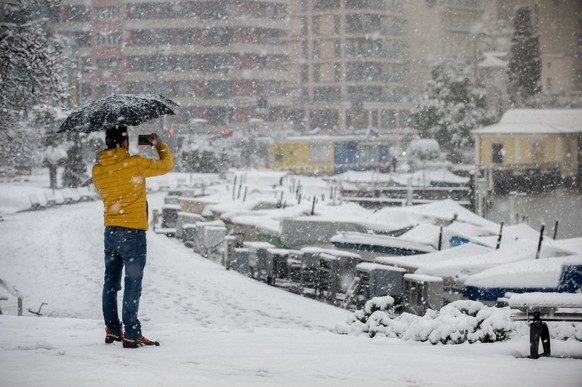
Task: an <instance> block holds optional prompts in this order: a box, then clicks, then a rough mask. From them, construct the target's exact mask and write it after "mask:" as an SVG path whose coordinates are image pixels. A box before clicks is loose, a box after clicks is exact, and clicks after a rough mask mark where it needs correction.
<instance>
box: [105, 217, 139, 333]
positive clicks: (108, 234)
mask: <svg viewBox="0 0 582 387" xmlns="http://www.w3.org/2000/svg"><path fill="white" fill-rule="evenodd" d="M104 240H105V281H104V283H103V318H104V319H105V325H106V326H107V328H109V330H110V331H113V332H121V331H122V325H121V322H120V321H119V314H118V309H117V292H118V291H120V290H121V273H122V271H123V268H124V267H125V283H124V291H123V309H122V316H121V317H122V321H123V325H124V326H125V337H127V338H130V339H135V338H137V337H139V336H141V323H140V322H139V320H138V318H137V314H138V311H139V299H140V296H141V282H142V278H143V269H144V267H145V264H146V255H147V243H146V232H145V231H144V230H136V229H131V228H124V227H114V226H107V227H105V236H104Z"/></svg>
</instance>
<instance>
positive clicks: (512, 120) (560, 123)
mask: <svg viewBox="0 0 582 387" xmlns="http://www.w3.org/2000/svg"><path fill="white" fill-rule="evenodd" d="M580 121H582V109H514V110H508V111H507V112H505V113H504V114H503V116H502V117H501V120H500V121H499V123H498V124H495V125H490V126H485V127H483V128H479V129H475V130H472V131H471V133H473V134H563V133H580V132H581V131H582V130H581V129H580Z"/></svg>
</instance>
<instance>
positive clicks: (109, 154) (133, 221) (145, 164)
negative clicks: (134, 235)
mask: <svg viewBox="0 0 582 387" xmlns="http://www.w3.org/2000/svg"><path fill="white" fill-rule="evenodd" d="M156 150H157V152H158V156H159V158H160V159H159V160H152V159H146V158H144V157H141V156H130V155H129V152H128V151H127V150H126V149H124V148H115V149H106V150H104V151H102V152H101V153H100V155H99V162H98V164H95V165H94V166H93V172H92V175H93V184H95V187H96V188H97V190H98V191H99V194H100V195H101V199H102V200H103V207H104V213H103V215H104V218H105V222H104V223H105V226H119V227H126V228H134V229H139V230H147V229H148V213H147V211H148V209H147V201H146V184H145V178H146V177H150V176H159V175H163V174H166V173H168V172H170V171H171V170H172V168H173V167H174V158H173V156H172V152H171V151H170V148H169V147H168V145H166V144H164V145H161V146H158V147H157V148H156Z"/></svg>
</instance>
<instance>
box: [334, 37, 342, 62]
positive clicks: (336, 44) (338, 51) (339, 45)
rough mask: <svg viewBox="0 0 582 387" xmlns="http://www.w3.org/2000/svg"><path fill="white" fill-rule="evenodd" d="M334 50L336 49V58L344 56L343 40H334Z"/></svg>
mask: <svg viewBox="0 0 582 387" xmlns="http://www.w3.org/2000/svg"><path fill="white" fill-rule="evenodd" d="M333 50H334V55H335V57H336V58H339V57H341V56H342V42H341V40H334V42H333Z"/></svg>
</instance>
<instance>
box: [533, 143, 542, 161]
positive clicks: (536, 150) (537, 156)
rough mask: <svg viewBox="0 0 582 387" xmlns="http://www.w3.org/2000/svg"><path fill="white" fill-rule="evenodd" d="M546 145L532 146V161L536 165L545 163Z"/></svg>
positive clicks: (534, 144)
mask: <svg viewBox="0 0 582 387" xmlns="http://www.w3.org/2000/svg"><path fill="white" fill-rule="evenodd" d="M544 153H545V152H544V143H543V142H534V143H533V144H532V146H531V161H532V162H534V163H543V162H544V161H545V155H544Z"/></svg>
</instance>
